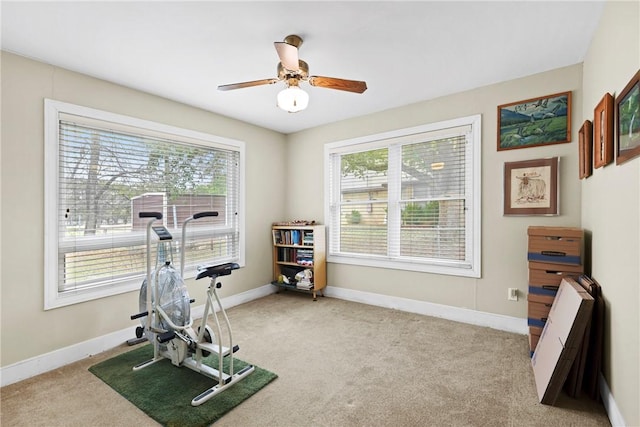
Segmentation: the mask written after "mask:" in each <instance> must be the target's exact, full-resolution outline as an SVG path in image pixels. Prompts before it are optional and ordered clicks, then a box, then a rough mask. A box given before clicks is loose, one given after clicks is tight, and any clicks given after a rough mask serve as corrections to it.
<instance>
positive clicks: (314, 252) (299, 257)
mask: <svg viewBox="0 0 640 427" xmlns="http://www.w3.org/2000/svg"><path fill="white" fill-rule="evenodd" d="M271 238H272V246H273V281H272V282H271V283H272V284H273V285H275V286H278V287H279V288H280V289H283V290H295V291H299V292H306V293H310V294H312V295H313V300H314V301H316V297H317V294H318V293H320V295H321V296H324V295H323V292H322V290H323V289H324V288H325V287H326V286H327V266H326V249H325V240H326V238H325V229H324V226H323V225H274V226H273V227H272V229H271ZM306 269H308V270H311V273H312V277H311V280H310V283H306V282H300V283H296V281H295V276H296V274H297V273H299V272H301V271H303V270H306ZM282 276H285V277H287V278H288V280H289V283H288V284H287V283H285V282H284V281H282V280H280V278H281V277H282Z"/></svg>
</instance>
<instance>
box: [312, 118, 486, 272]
mask: <svg viewBox="0 0 640 427" xmlns="http://www.w3.org/2000/svg"><path fill="white" fill-rule="evenodd" d="M460 126H471V132H470V134H469V136H468V138H469V141H470V143H471V144H472V145H471V151H472V155H473V160H472V162H471V179H472V184H471V185H472V189H473V190H472V191H473V194H472V206H468V207H467V208H468V209H469V211H470V212H471V214H470V215H467V227H471V229H472V232H471V233H469V234H468V236H469V238H470V240H471V241H470V242H469V239H468V240H467V245H468V246H469V249H470V250H471V254H472V255H471V260H470V267H462V266H460V265H454V263H448V262H446V261H442V260H437V261H435V262H428V261H426V260H422V259H421V260H419V261H416V262H413V261H411V260H396V259H394V260H391V259H388V258H384V257H371V256H367V255H357V254H349V255H345V254H339V255H335V254H331V253H330V252H328V253H327V262H334V263H339V264H351V265H361V266H368V267H379V268H390V269H398V270H409V271H420V272H427V273H434V274H445V275H454V276H463V277H474V278H480V277H481V273H482V272H481V266H482V262H481V200H482V198H481V177H482V175H481V139H482V120H481V115H479V114H477V115H473V116H468V117H461V118H457V119H452V120H445V121H441V122H437V123H430V124H425V125H421V126H416V127H411V128H405V129H397V130H393V131H389V132H383V133H378V134H373V135H366V136H362V137H357V138H352V139H348V140H343V141H336V142H331V143H328V144H325V147H324V176H325V181H324V200H325V206H324V222H325V224H327V228H328V230H327V232H328V236H331V230H330V227H331V225H332V224H331V203H332V201H331V190H332V189H331V175H330V161H331V155H332V154H336V153H341V152H343V153H344V152H349V153H351V152H354V151H358V149H359V147H358V146H359V145H362V149H361V150H362V151H367V150H374V149H376V148H382V147H386V146H388V145H389V140H390V139H394V140H395V139H398V138H410V137H411V135H414V134H418V133H425V132H438V133H439V131H443V130H444V133H446V129H448V128H454V127H460ZM338 169H339V168H338ZM333 191H338V192H339V191H340V190H339V188H337V189H335V188H334V189H333ZM329 238H330V237H329Z"/></svg>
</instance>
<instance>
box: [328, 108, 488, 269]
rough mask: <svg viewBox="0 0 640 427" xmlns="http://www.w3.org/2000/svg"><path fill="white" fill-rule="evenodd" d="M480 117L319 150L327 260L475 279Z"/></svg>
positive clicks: (339, 143)
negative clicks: (322, 155)
mask: <svg viewBox="0 0 640 427" xmlns="http://www.w3.org/2000/svg"><path fill="white" fill-rule="evenodd" d="M480 135H481V129H480V116H479V115H477V116H471V117H466V118H461V119H455V120H450V121H446V122H439V123H434V124H430V125H425V126H419V127H415V128H410V129H402V130H398V131H392V132H387V133H383V134H378V135H371V136H366V137H362V138H356V139H353V140H348V141H339V142H334V143H331V144H327V145H326V146H325V168H326V170H325V177H326V183H325V200H326V201H327V205H326V208H325V222H326V224H327V225H328V228H329V245H328V246H329V248H328V251H329V253H328V256H327V260H328V261H329V262H337V263H347V264H355V265H368V266H375V267H385V268H395V269H403V270H414V271H425V272H432V273H439V274H452V275H459V276H469V277H480Z"/></svg>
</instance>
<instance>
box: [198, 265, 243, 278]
mask: <svg viewBox="0 0 640 427" xmlns="http://www.w3.org/2000/svg"><path fill="white" fill-rule="evenodd" d="M239 268H240V266H239V265H238V264H236V263H235V262H228V263H226V264H220V265H211V266H208V267H204V270H202V271H201V272H199V273H198V275H197V276H196V280H199V279H202V278H203V277H211V278H216V277H218V276H228V275H229V274H231V271H232V270H237V269H239Z"/></svg>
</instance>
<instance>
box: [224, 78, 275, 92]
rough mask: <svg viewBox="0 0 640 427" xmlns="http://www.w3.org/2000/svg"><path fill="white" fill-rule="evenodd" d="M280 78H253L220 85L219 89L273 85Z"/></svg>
mask: <svg viewBox="0 0 640 427" xmlns="http://www.w3.org/2000/svg"><path fill="white" fill-rule="evenodd" d="M279 81H280V80H278V79H262V80H253V81H250V82H242V83H231V84H228V85H220V86H218V90H233V89H242V88H245V87H253V86H261V85H272V84H274V83H278V82H279Z"/></svg>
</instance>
